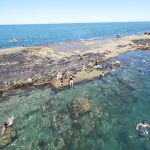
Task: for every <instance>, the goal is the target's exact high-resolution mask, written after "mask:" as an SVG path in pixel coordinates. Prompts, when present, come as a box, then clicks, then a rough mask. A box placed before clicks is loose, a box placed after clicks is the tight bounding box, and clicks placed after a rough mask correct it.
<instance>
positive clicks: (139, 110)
mask: <svg viewBox="0 0 150 150" xmlns="http://www.w3.org/2000/svg"><path fill="white" fill-rule="evenodd" d="M149 58H150V52H148V51H136V52H128V53H126V54H123V55H121V56H119V57H118V59H119V60H120V61H121V62H122V64H123V66H122V67H121V68H119V69H118V70H115V71H113V72H111V73H109V74H107V75H106V76H105V77H104V78H102V79H96V80H93V81H90V82H87V83H83V84H79V85H76V86H75V87H73V88H68V89H65V90H63V91H60V92H56V91H52V90H51V88H50V87H44V88H41V89H37V88H32V89H30V90H27V91H24V93H21V94H17V95H12V96H10V97H8V98H7V99H6V100H5V99H3V101H1V102H0V122H1V124H2V122H3V121H5V120H6V119H7V118H8V117H10V116H12V115H14V116H15V118H16V123H15V125H14V128H15V129H16V130H17V138H16V140H14V141H13V142H12V143H11V144H10V145H8V146H7V147H5V148H3V150H14V149H15V150H31V149H32V150H59V149H62V150H76V149H78V150H100V149H101V150H127V149H128V150H129V149H131V150H149V148H150V136H148V137H146V138H141V137H139V136H138V133H137V131H136V125H137V124H138V123H139V122H141V121H142V120H144V119H145V120H148V121H150V115H149V114H150V109H149V108H150V99H149V98H150V72H149V70H150V59H149ZM142 60H145V61H146V63H144V62H143V61H142ZM139 69H141V70H143V71H142V72H140V71H139ZM78 97H86V98H88V99H89V100H90V102H91V104H92V110H91V112H90V113H87V114H85V115H83V116H82V117H81V118H79V119H77V120H73V119H71V118H70V115H69V111H68V107H67V104H68V103H69V102H70V101H71V100H72V99H76V98H78Z"/></svg>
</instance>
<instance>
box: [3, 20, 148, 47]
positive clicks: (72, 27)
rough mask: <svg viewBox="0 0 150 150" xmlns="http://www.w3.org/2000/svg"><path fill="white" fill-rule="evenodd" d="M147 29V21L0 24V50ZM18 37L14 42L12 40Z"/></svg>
mask: <svg viewBox="0 0 150 150" xmlns="http://www.w3.org/2000/svg"><path fill="white" fill-rule="evenodd" d="M145 31H150V22H139V23H138V22H135V23H134V22H133V23H93V24H92V23H86V24H45V25H0V49H2V48H8V47H18V46H23V45H24V46H37V45H49V44H52V43H63V42H69V41H80V40H92V39H106V38H112V37H116V34H121V35H122V36H125V35H132V34H141V33H144V32H145ZM11 39H17V40H18V41H17V42H11Z"/></svg>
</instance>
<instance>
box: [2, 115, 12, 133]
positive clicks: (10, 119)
mask: <svg viewBox="0 0 150 150" xmlns="http://www.w3.org/2000/svg"><path fill="white" fill-rule="evenodd" d="M13 124H14V116H12V117H11V118H8V120H7V121H6V122H4V123H3V129H2V133H1V135H3V134H4V132H5V130H6V128H8V127H10V126H12V125H13Z"/></svg>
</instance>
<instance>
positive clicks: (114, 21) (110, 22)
mask: <svg viewBox="0 0 150 150" xmlns="http://www.w3.org/2000/svg"><path fill="white" fill-rule="evenodd" d="M142 22H145V23H149V22H150V21H104V22H58V23H14V24H0V26H4V25H53V24H56V25H57V24H96V23H142Z"/></svg>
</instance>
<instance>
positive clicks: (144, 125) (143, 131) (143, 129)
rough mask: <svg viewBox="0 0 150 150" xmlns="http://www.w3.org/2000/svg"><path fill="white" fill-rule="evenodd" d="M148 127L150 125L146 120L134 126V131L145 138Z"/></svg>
mask: <svg viewBox="0 0 150 150" xmlns="http://www.w3.org/2000/svg"><path fill="white" fill-rule="evenodd" d="M148 127H149V128H150V125H149V124H148V123H147V121H146V120H143V122H142V123H139V124H138V125H137V126H136V129H137V130H138V131H139V134H140V135H141V136H146V135H148V129H147V128H148Z"/></svg>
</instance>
